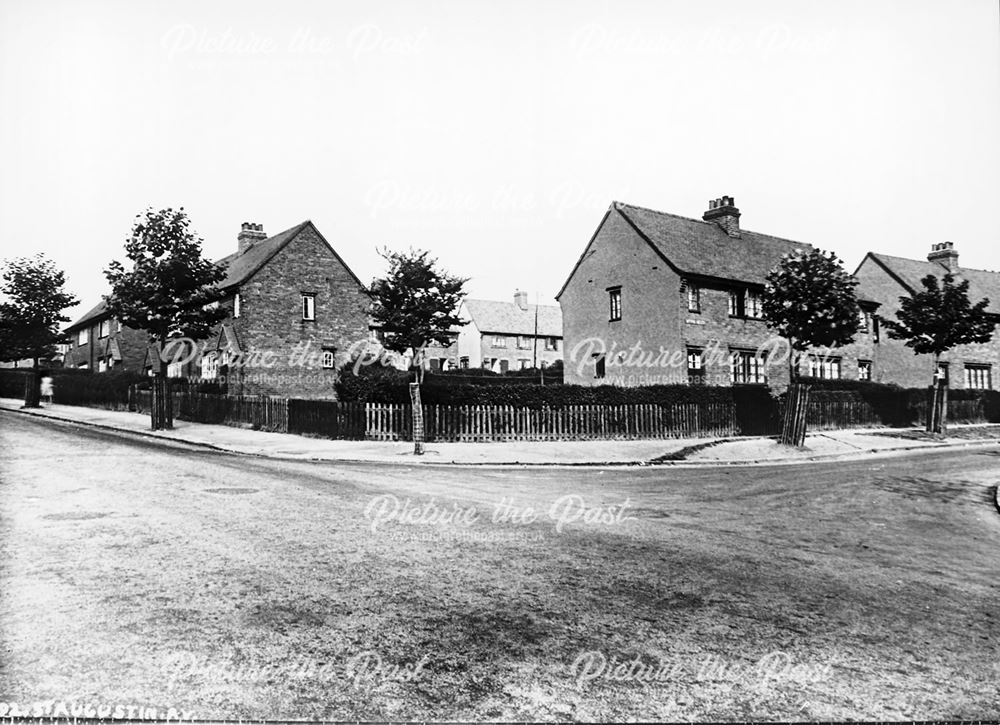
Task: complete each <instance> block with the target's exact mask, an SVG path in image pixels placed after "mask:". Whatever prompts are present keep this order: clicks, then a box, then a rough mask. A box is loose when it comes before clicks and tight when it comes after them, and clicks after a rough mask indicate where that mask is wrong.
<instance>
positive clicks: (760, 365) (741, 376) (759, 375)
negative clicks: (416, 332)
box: [729, 350, 767, 385]
mask: <svg viewBox="0 0 1000 725" xmlns="http://www.w3.org/2000/svg"><path fill="white" fill-rule="evenodd" d="M729 365H730V367H729V382H730V383H732V384H733V385H757V384H761V383H765V384H766V383H767V356H766V355H763V354H758V353H757V352H756V351H754V350H733V351H731V353H730V363H729Z"/></svg>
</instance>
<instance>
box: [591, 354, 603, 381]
mask: <svg viewBox="0 0 1000 725" xmlns="http://www.w3.org/2000/svg"><path fill="white" fill-rule="evenodd" d="M593 355H594V377H595V378H597V379H600V378H603V377H604V375H605V372H606V371H605V365H604V353H603V352H601V353H597V352H595V353H594V354H593Z"/></svg>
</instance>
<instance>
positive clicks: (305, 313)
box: [302, 294, 316, 320]
mask: <svg viewBox="0 0 1000 725" xmlns="http://www.w3.org/2000/svg"><path fill="white" fill-rule="evenodd" d="M302 319H303V320H315V319H316V295H312V294H309V295H302Z"/></svg>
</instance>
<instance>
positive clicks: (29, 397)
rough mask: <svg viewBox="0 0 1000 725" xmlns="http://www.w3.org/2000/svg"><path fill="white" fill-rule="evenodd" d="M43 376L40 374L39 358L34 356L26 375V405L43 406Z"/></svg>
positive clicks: (31, 406)
mask: <svg viewBox="0 0 1000 725" xmlns="http://www.w3.org/2000/svg"><path fill="white" fill-rule="evenodd" d="M40 386H41V376H40V375H39V374H38V358H37V357H36V358H32V365H31V369H30V370H29V371H28V374H27V375H25V376H24V407H25V408H40V407H41V399H42V397H41V391H40Z"/></svg>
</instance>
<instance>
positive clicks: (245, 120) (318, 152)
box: [0, 0, 1000, 314]
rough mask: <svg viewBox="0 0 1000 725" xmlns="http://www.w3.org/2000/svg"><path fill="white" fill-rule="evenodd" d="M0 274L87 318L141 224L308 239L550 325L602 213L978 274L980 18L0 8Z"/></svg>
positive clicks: (758, 12) (964, 3)
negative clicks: (36, 269) (548, 307)
mask: <svg viewBox="0 0 1000 725" xmlns="http://www.w3.org/2000/svg"><path fill="white" fill-rule="evenodd" d="M0 53H2V56H0V104H2V111H0V153H2V156H0V158H2V159H3V163H2V166H0V238H2V239H3V248H4V249H3V253H2V254H3V256H13V255H27V254H32V253H35V252H37V251H44V252H46V253H48V254H49V255H50V256H51V257H53V258H54V259H55V260H56V262H57V263H58V264H59V265H60V266H62V267H63V268H64V269H65V270H66V271H67V274H68V278H69V286H70V288H71V289H72V290H73V291H74V292H75V293H77V294H78V295H79V296H80V297H81V298H82V299H83V304H82V305H81V306H80V307H79V308H77V309H75V310H73V311H72V314H78V313H80V312H82V311H83V310H84V309H85V308H89V307H90V306H92V305H93V304H94V303H96V302H97V300H98V299H99V296H100V295H101V294H102V293H104V292H105V291H106V286H105V282H104V277H103V275H102V270H103V269H104V267H105V266H106V265H107V263H108V262H109V261H110V260H112V259H114V258H116V257H118V258H120V257H122V243H123V241H124V240H125V238H126V236H127V235H128V232H129V229H130V227H131V224H132V220H133V218H134V217H135V215H136V214H138V213H139V212H140V211H142V210H143V209H144V208H145V207H146V206H148V205H151V206H155V207H166V206H184V207H185V208H186V209H187V210H188V211H189V213H190V216H191V218H192V221H193V224H194V227H195V228H196V229H197V231H198V232H199V233H200V234H201V236H203V237H204V239H205V251H206V254H207V255H208V256H210V257H212V258H217V257H221V256H223V255H225V254H227V253H229V252H230V251H232V250H233V249H235V246H236V234H237V232H238V231H239V226H240V223H241V222H243V221H253V222H258V223H262V224H263V225H264V229H265V231H266V232H268V233H269V234H274V233H277V232H279V231H281V230H283V229H286V228H288V227H291V226H293V225H295V224H297V223H299V222H300V221H302V220H304V219H307V218H309V219H312V220H313V221H314V222H315V223H316V224H317V226H318V227H319V229H320V230H321V231H322V232H323V233H324V235H325V236H326V237H327V239H328V240H329V241H330V242H331V243H332V244H333V246H334V247H335V248H336V249H337V250H338V251H339V252H340V253H341V255H342V256H343V257H344V259H345V260H346V261H347V263H348V264H350V265H351V266H352V268H353V269H354V271H355V272H356V273H357V274H358V275H359V276H360V277H361V278H362V280H364V281H366V282H367V281H369V280H370V279H371V277H372V276H373V275H375V274H377V273H380V272H381V271H382V268H383V267H382V264H381V260H380V258H379V257H378V256H377V254H376V252H375V249H376V247H377V246H382V245H386V244H388V245H390V246H392V247H396V248H405V247H407V246H411V245H412V246H415V247H421V248H428V249H431V250H432V251H433V253H434V254H436V255H437V256H438V258H439V259H440V261H441V263H442V264H443V265H444V266H445V267H446V268H447V269H448V270H449V271H452V272H454V273H456V274H462V275H465V276H469V277H472V281H471V282H470V284H469V290H470V292H471V294H472V295H473V296H476V297H486V298H494V299H507V298H508V297H509V296H510V295H511V294H512V292H513V290H514V288H515V287H520V288H522V289H526V290H528V291H530V292H531V294H532V299H534V294H535V293H536V292H537V293H538V294H539V295H540V299H541V301H543V302H546V301H548V302H551V301H552V299H551V298H552V296H553V295H554V294H555V293H556V292H557V291H558V289H559V287H560V286H561V285H562V283H563V281H564V280H565V278H566V276H567V275H568V273H569V272H570V270H571V268H572V266H573V264H574V262H575V260H576V258H577V256H578V255H579V254H580V252H581V251H582V249H583V247H584V245H585V244H586V243H587V240H588V239H589V237H590V235H591V234H592V232H593V231H594V228H595V227H596V225H597V224H598V222H599V221H600V218H601V216H602V214H603V212H604V210H605V209H606V208H607V206H608V204H609V203H610V202H611V201H612V200H613V199H614V200H619V201H625V202H629V203H633V204H638V205H642V206H648V207H651V208H654V209H660V210H663V211H669V212H672V213H676V214H682V215H684V216H691V217H698V216H700V214H701V213H702V212H703V211H704V210H705V209H706V208H707V202H708V200H709V199H710V198H714V197H717V196H721V195H723V194H728V195H731V196H734V197H735V199H736V203H737V206H739V208H740V210H741V211H742V213H743V216H742V219H741V224H742V225H743V226H744V227H745V228H747V229H752V230H755V231H759V232H766V233H770V234H775V235H778V236H785V237H789V238H792V239H796V240H801V241H805V242H810V243H813V244H815V245H817V246H819V247H821V248H824V249H830V250H833V251H836V252H837V253H838V254H839V255H840V256H841V257H842V258H844V259H845V260H846V264H847V267H848V268H849V269H851V270H853V268H854V266H855V265H856V264H857V263H858V262H859V261H860V259H861V257H862V256H863V254H864V253H865V252H866V251H867V250H869V249H871V250H876V251H882V252H885V253H888V254H896V255H901V256H910V257H917V258H922V257H924V256H925V255H926V253H927V251H928V250H929V248H930V245H931V244H932V243H934V242H939V241H945V240H951V241H953V242H954V243H955V245H956V247H957V248H958V250H959V252H960V254H961V263H962V264H963V265H964V266H969V267H979V268H987V269H1000V244H998V238H1000V231H998V226H997V218H998V211H1000V13H998V3H997V1H996V0H981V1H977V0H958V1H955V0H951V1H947V2H946V1H944V0H942V1H940V2H920V1H915V0H905V1H900V2H873V1H871V0H864V1H861V2H843V1H841V0H838V1H837V2H803V1H802V0H790V1H788V2H777V1H772V2H763V1H760V0H757V1H755V2H752V3H748V2H721V1H719V2H693V1H692V2H664V1H662V0H659V1H654V0H644V1H642V2H620V1H617V0H616V1H611V0H609V1H607V2H595V1H589V2H588V1H580V0H551V1H548V2H543V1H539V0H535V1H530V0H526V1H523V2H509V1H508V2H500V1H499V0H493V1H490V2H486V1H484V0H479V1H476V0H438V1H434V2H431V1H417V2H367V1H366V2H351V3H347V2H319V1H317V2H289V1H283V2H271V1H270V0H269V1H267V2H246V1H244V2H211V3H205V2H173V1H172V2H156V3H153V2H143V1H138V2H136V1H131V0H130V1H125V0H121V1H118V2H107V1H105V2H101V1H95V0H88V1H87V2H40V1H39V0H28V1H23V2H19V1H12V0H4V2H3V3H2V4H0Z"/></svg>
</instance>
